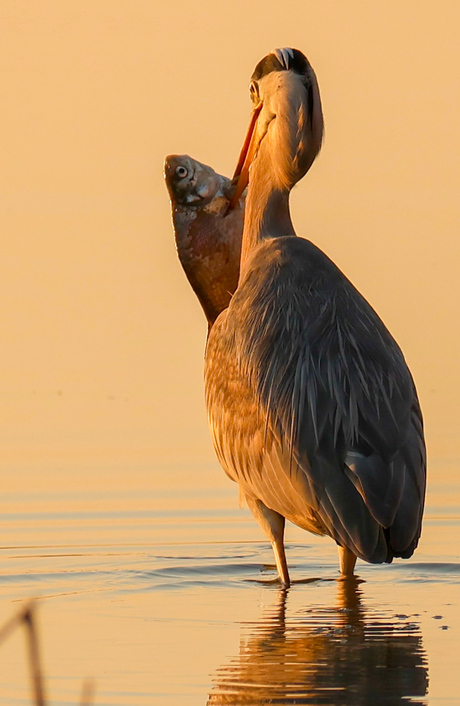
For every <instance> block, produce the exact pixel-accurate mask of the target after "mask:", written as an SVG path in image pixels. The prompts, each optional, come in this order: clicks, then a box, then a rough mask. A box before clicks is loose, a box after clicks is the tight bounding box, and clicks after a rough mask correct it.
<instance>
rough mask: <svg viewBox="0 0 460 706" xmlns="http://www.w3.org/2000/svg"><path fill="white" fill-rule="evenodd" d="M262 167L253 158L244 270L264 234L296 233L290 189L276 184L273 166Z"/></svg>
mask: <svg viewBox="0 0 460 706" xmlns="http://www.w3.org/2000/svg"><path fill="white" fill-rule="evenodd" d="M262 167H263V165H260V166H259V165H258V164H257V163H256V162H254V163H253V166H252V168H251V174H250V177H249V188H248V195H247V198H246V211H245V216H244V229H243V241H242V246H241V270H242V269H243V266H244V264H245V262H246V260H247V259H248V257H249V256H250V255H251V253H252V251H253V250H254V249H255V248H256V247H257V245H258V244H259V243H260V242H261V241H262V240H264V239H265V238H277V237H280V236H283V235H295V232H294V226H293V225H292V221H291V213H290V209H289V194H290V190H289V189H280V188H279V187H277V186H276V184H274V183H273V182H274V179H273V176H272V169H270V167H268V168H265V169H263V168H262Z"/></svg>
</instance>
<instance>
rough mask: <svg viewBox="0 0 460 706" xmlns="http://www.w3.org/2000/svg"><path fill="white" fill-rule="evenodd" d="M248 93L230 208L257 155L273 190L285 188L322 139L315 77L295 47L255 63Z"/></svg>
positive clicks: (309, 160) (305, 167)
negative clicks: (267, 168)
mask: <svg viewBox="0 0 460 706" xmlns="http://www.w3.org/2000/svg"><path fill="white" fill-rule="evenodd" d="M249 91H250V95H251V100H252V102H253V106H254V107H253V111H252V115H251V121H250V124H249V129H248V132H247V135H246V139H245V141H244V144H243V148H242V150H241V154H240V158H239V161H238V165H237V167H236V170H235V175H234V179H235V180H237V181H236V189H235V193H234V196H233V198H232V201H231V204H230V207H233V206H234V205H235V204H236V203H237V202H238V199H239V197H240V196H241V194H242V193H243V191H244V189H245V188H246V186H247V184H248V182H249V169H250V167H251V164H252V163H253V162H255V161H256V160H258V159H260V158H261V156H262V155H265V156H266V157H268V159H269V164H270V171H271V172H272V175H273V178H274V179H275V182H276V186H277V187H278V188H279V189H282V190H289V189H291V188H292V187H293V186H294V184H295V183H296V182H297V181H299V179H301V178H302V177H303V176H304V175H305V174H306V172H307V171H308V170H309V169H310V167H311V165H312V164H313V161H314V159H315V157H316V155H317V154H318V152H319V150H320V148H321V141H322V136H323V116H322V111H321V99H320V95H319V89H318V83H317V81H316V76H315V73H314V71H313V69H312V67H311V66H310V63H309V62H308V60H307V58H306V57H305V56H304V55H303V54H302V52H300V51H299V50H298V49H275V50H274V51H272V52H271V53H270V54H268V55H267V56H265V57H264V58H263V59H262V60H261V61H259V63H258V64H257V66H256V68H255V70H254V73H253V74H252V77H251V82H250V85H249Z"/></svg>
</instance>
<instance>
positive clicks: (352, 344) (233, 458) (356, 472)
mask: <svg viewBox="0 0 460 706" xmlns="http://www.w3.org/2000/svg"><path fill="white" fill-rule="evenodd" d="M267 262H272V266H270V267H268V268H267V266H266V263H267ZM286 263H289V266H288V267H286V266H285V264H286ZM292 263H295V266H293V264H292ZM223 327H224V329H225V335H224V336H220V342H221V349H220V354H221V355H223V359H222V361H221V363H220V364H221V365H224V366H225V367H226V373H227V372H228V367H227V366H228V361H229V360H230V359H232V358H233V359H234V361H235V369H234V374H233V375H229V376H227V377H228V378H229V379H231V380H233V382H232V383H231V385H233V389H229V390H227V393H226V396H227V399H226V400H223V399H221V400H220V403H221V404H222V407H221V409H226V410H227V412H226V414H227V416H228V418H227V419H226V420H225V421H223V420H220V422H219V423H215V426H216V429H224V430H226V431H224V432H223V433H221V432H218V436H219V434H220V436H223V437H224V438H225V444H226V445H227V448H225V449H223V446H222V443H221V442H219V441H218V442H217V443H216V447H218V446H219V444H220V445H221V449H223V453H221V461H222V462H223V465H224V466H226V467H227V468H231V469H233V470H232V471H230V474H231V473H233V474H236V475H237V476H238V478H235V479H237V480H238V482H241V479H243V482H244V483H245V484H246V485H247V486H248V487H249V488H252V490H253V492H254V494H255V493H257V492H258V493H259V495H258V497H260V499H261V500H263V501H264V502H266V501H267V500H269V501H270V502H271V504H270V502H268V503H267V504H268V506H271V507H272V508H273V509H277V510H278V511H279V512H281V510H280V509H278V508H277V507H274V504H276V503H274V501H273V497H272V496H273V495H275V496H276V489H278V491H279V493H278V494H279V496H281V495H287V496H288V497H289V498H290V499H291V501H292V502H294V500H295V503H294V504H295V505H296V508H298V504H299V501H298V498H297V495H299V494H300V496H301V498H302V501H303V507H304V513H306V514H307V515H308V516H310V515H312V516H313V517H314V518H315V519H316V524H317V528H318V531H325V532H327V533H328V534H329V535H331V536H332V537H334V538H335V539H336V541H337V542H338V543H339V544H342V545H344V546H348V547H349V548H350V549H352V551H354V552H355V553H356V554H357V555H358V556H360V557H362V558H364V559H366V560H367V561H377V562H381V561H389V560H391V558H392V557H393V556H410V555H411V554H412V552H413V550H414V548H415V546H416V544H417V541H418V537H419V535H420V525H421V516H422V512H423V503H424V492H425V449H424V441H423V428H422V420H421V414H420V409H419V405H418V400H417V395H416V392H415V387H414V384H413V381H412V378H411V375H410V373H409V370H408V368H407V365H406V363H405V361H404V358H403V355H402V353H401V351H400V349H399V347H398V346H397V344H396V343H395V341H394V340H393V338H392V337H391V336H390V334H389V333H388V331H387V329H386V328H385V326H384V324H383V323H382V322H381V320H380V319H379V317H378V316H377V314H376V313H375V312H374V310H373V309H372V308H371V307H370V305H369V304H368V303H367V302H366V301H365V300H364V298H363V297H362V296H361V295H360V294H359V292H357V290H356V289H355V288H354V287H353V285H351V283H350V282H349V281H348V280H347V279H346V278H345V277H344V275H343V274H342V273H341V272H340V271H339V270H338V269H337V268H336V267H335V265H333V263H331V261H330V260H329V259H328V258H327V257H326V256H325V255H324V254H323V253H321V251H319V250H318V249H317V248H315V246H313V245H312V244H311V243H308V242H307V241H304V240H301V239H297V238H279V239H277V240H276V241H269V242H267V243H266V245H265V246H264V247H263V248H260V249H259V251H258V255H257V256H256V258H255V260H254V261H253V262H252V263H251V268H250V271H249V274H248V276H247V278H246V280H245V281H244V282H243V283H242V285H241V286H240V287H239V289H238V291H237V293H236V294H235V296H234V298H233V300H232V303H231V306H230V309H229V311H228V316H226V317H225V319H224V320H223ZM238 386H240V388H241V387H242V386H246V388H247V389H246V390H245V392H244V394H243V392H242V389H239V390H238V394H237V395H236V396H235V400H234V402H233V408H232V405H230V407H229V406H228V401H229V399H230V398H232V395H233V394H234V393H235V390H236V389H237V388H238ZM223 389H225V386H224V388H223ZM211 407H212V408H213V409H214V414H216V411H217V410H218V409H219V404H217V405H216V404H212V402H211ZM229 410H231V411H229ZM217 414H219V412H217ZM230 417H231V418H230ZM249 417H250V419H249ZM235 418H238V419H239V422H238V421H237V422H236V428H237V427H238V424H239V426H240V428H239V431H238V433H235ZM221 422H222V424H221ZM249 427H250V428H249ZM229 429H230V430H232V431H231V432H230V434H229V433H228V430H229ZM255 439H258V441H257V442H255V441H254V440H255ZM225 444H224V445H225ZM229 445H230V446H231V447H232V448H231V450H230V449H229V448H228V446H229ZM267 468H269V469H270V468H271V469H272V470H270V471H267ZM260 478H262V480H260ZM293 479H294V480H293ZM299 479H300V480H299ZM290 484H291V485H293V486H294V490H290V488H289V485H290ZM268 487H273V488H274V489H275V490H271V491H270V492H268V490H267V488H268ZM264 488H265V493H266V495H265V497H263V496H261V495H260V492H261V489H262V492H264ZM293 499H294V500H293ZM275 500H276V498H275ZM278 504H279V505H283V507H284V509H287V505H288V503H287V502H286V501H283V502H281V501H280V500H279V499H278ZM281 514H284V515H285V516H286V517H289V519H292V517H290V515H289V514H286V513H285V512H281ZM294 521H296V520H295V519H294ZM297 524H300V522H298V521H297Z"/></svg>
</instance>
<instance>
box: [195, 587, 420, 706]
mask: <svg viewBox="0 0 460 706" xmlns="http://www.w3.org/2000/svg"><path fill="white" fill-rule="evenodd" d="M286 600H287V591H285V590H280V591H279V593H277V600H276V603H275V604H274V605H273V606H271V607H270V608H269V609H268V611H267V613H266V615H265V616H264V618H263V619H262V620H260V621H259V622H257V623H255V624H251V625H250V626H249V634H247V635H245V634H243V636H242V639H241V646H240V654H239V656H238V657H235V658H234V659H232V660H230V661H229V663H228V664H227V665H225V666H222V667H220V668H219V669H218V670H217V672H216V675H215V677H214V679H213V682H214V684H215V686H214V687H213V689H212V691H211V693H210V695H209V699H208V702H207V706H212V705H213V704H232V705H233V706H238V704H245V706H247V705H249V704H252V705H253V706H258V705H261V704H330V705H331V706H332V705H333V706H342V705H343V706H348V705H350V706H351V705H353V706H361V705H362V706H364V705H366V706H368V705H369V704H383V703H384V704H387V705H388V706H396V704H403V703H404V704H407V703H408V699H409V698H410V703H411V704H413V705H416V706H422V704H426V701H425V700H424V699H423V697H424V696H425V695H426V693H427V687H428V668H427V658H426V653H425V650H424V648H423V644H422V635H421V631H420V628H419V626H418V625H416V624H414V623H411V622H410V620H409V619H406V620H401V619H398V618H391V616H389V615H382V613H379V614H377V613H374V614H371V613H370V612H369V611H366V610H365V609H364V607H363V606H362V602H361V591H360V589H359V585H358V582H356V581H354V580H348V581H344V580H339V581H338V582H337V603H336V605H335V606H333V607H331V608H330V609H328V610H326V609H323V610H321V609H311V608H309V609H308V610H307V611H305V612H302V613H301V614H297V615H290V616H288V617H287V616H286ZM247 629H248V627H247V626H244V628H243V630H244V632H246V630H247Z"/></svg>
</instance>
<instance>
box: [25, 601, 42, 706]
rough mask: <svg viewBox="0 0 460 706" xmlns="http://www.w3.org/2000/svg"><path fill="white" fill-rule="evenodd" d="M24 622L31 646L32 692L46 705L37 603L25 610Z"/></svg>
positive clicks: (37, 700) (39, 703) (40, 702)
mask: <svg viewBox="0 0 460 706" xmlns="http://www.w3.org/2000/svg"><path fill="white" fill-rule="evenodd" d="M23 620H24V623H25V625H26V627H27V643H28V646H29V663H30V677H31V681H32V692H33V694H34V696H35V702H36V705H37V706H45V689H44V685H43V676H42V669H41V665H40V649H39V643H38V631H37V624H36V620H35V604H34V603H29V606H28V608H27V609H26V610H25V612H24V616H23Z"/></svg>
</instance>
